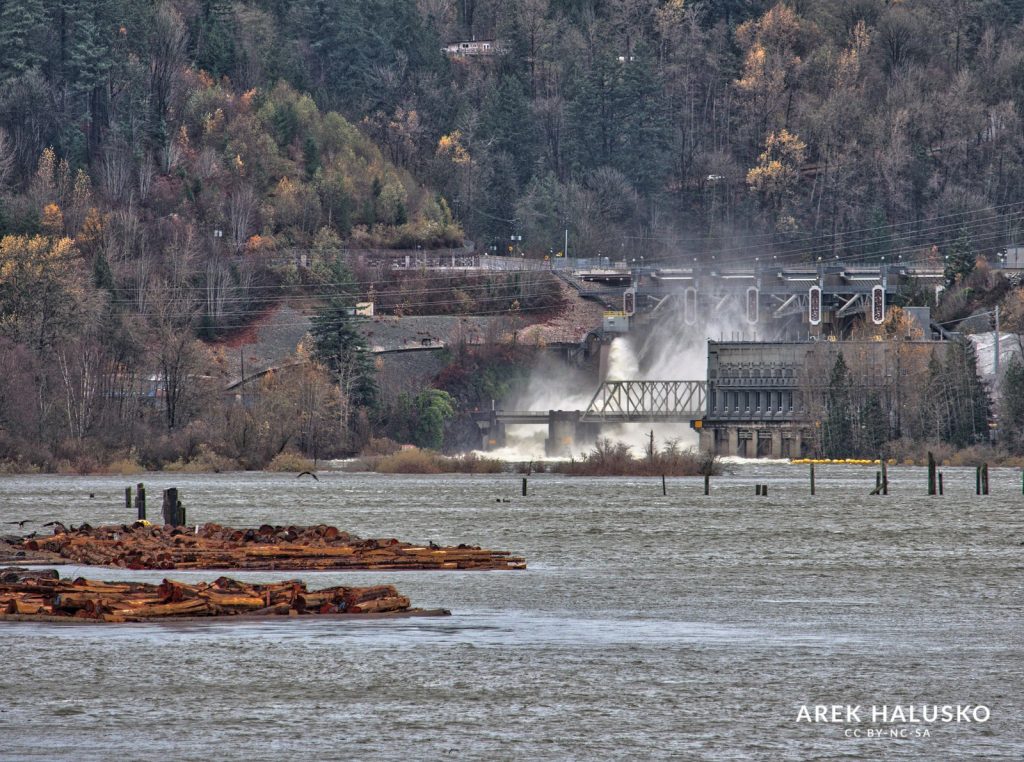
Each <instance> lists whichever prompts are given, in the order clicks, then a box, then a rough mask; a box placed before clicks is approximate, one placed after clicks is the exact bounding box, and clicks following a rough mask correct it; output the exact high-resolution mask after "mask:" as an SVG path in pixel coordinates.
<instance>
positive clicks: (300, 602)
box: [0, 569, 448, 622]
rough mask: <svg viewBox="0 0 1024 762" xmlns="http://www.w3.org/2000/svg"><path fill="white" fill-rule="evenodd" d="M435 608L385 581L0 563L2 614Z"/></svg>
mask: <svg viewBox="0 0 1024 762" xmlns="http://www.w3.org/2000/svg"><path fill="white" fill-rule="evenodd" d="M398 613H434V614H446V613H448V612H446V611H443V610H438V611H434V612H420V611H419V610H415V609H413V610H410V608H409V599H408V598H406V597H405V596H404V595H400V594H399V593H398V591H397V590H396V589H395V588H394V587H392V586H391V585H379V586H376V587H329V588H325V589H323V590H309V589H307V588H306V585H305V584H304V583H302V582H301V581H299V580H288V581H286V582H272V583H269V584H263V585H257V584H251V583H248V582H240V581H238V580H235V579H230V578H228V577H220V578H219V579H216V580H214V581H213V582H200V583H198V584H195V585H189V584H186V583H184V582H172V581H171V580H168V579H165V580H164V581H163V582H161V583H160V584H159V585H153V584H149V583H145V582H102V581H100V580H92V579H85V578H83V577H79V578H78V579H75V580H69V579H60V578H59V577H58V574H57V572H56V571H54V570H52V569H49V570H33V571H29V570H27V569H0V619H4V618H6V619H19V620H24V619H41V620H52V619H56V620H59V619H86V620H95V621H103V622H142V621H152V620H154V619H165V618H168V617H224V616H249V617H253V616H256V617H259V616H300V615H325V614H347V615H353V616H355V615H359V614H398Z"/></svg>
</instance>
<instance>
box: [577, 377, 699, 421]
mask: <svg viewBox="0 0 1024 762" xmlns="http://www.w3.org/2000/svg"><path fill="white" fill-rule="evenodd" d="M707 388H708V385H707V382H706V381H605V382H604V383H603V384H601V386H600V387H598V389H597V391H596V392H595V393H594V396H593V398H592V399H591V400H590V404H589V405H588V406H587V409H586V410H585V411H584V412H583V415H582V416H581V417H580V421H581V422H584V423H590V422H593V423H626V422H634V421H635V422H655V421H689V420H692V419H694V418H700V417H702V416H703V415H704V411H705V409H706V406H707Z"/></svg>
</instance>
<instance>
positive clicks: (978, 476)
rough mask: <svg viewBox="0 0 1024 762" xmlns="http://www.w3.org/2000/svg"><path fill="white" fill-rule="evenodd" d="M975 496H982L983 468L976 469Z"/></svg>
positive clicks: (976, 467) (977, 467)
mask: <svg viewBox="0 0 1024 762" xmlns="http://www.w3.org/2000/svg"><path fill="white" fill-rule="evenodd" d="M974 494H975V495H980V494H981V466H975V467H974Z"/></svg>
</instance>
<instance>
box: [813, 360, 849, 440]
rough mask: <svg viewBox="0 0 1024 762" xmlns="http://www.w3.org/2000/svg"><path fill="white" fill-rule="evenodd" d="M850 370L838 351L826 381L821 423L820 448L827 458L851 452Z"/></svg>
mask: <svg viewBox="0 0 1024 762" xmlns="http://www.w3.org/2000/svg"><path fill="white" fill-rule="evenodd" d="M850 392H851V384H850V370H849V368H848V367H847V365H846V359H845V358H844V357H843V353H842V352H840V353H839V354H838V355H837V356H836V361H835V364H834V365H833V366H832V373H831V375H830V377H829V382H828V394H827V397H826V400H825V422H824V424H823V425H822V432H821V438H822V448H823V450H824V454H825V457H827V458H842V457H847V456H849V455H850V454H852V449H851V448H852V447H853V424H852V415H851V404H850V396H851V394H850Z"/></svg>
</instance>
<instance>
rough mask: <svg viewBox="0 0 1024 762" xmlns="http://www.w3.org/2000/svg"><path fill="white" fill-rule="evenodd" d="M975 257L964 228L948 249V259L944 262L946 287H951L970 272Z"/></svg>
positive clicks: (972, 270) (972, 269)
mask: <svg viewBox="0 0 1024 762" xmlns="http://www.w3.org/2000/svg"><path fill="white" fill-rule="evenodd" d="M976 261H977V257H976V256H975V253H974V247H973V246H972V245H971V237H970V235H969V234H968V232H967V230H966V228H961V229H960V234H959V235H958V236H957V237H956V240H955V241H954V242H953V245H952V246H951V247H950V249H949V257H948V259H947V260H946V271H945V275H946V285H947V286H952V285H953V284H954V283H956V282H957V281H958V280H963V279H964V278H966V277H967V276H968V275H970V274H971V273H972V272H974V265H975V262H976Z"/></svg>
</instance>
